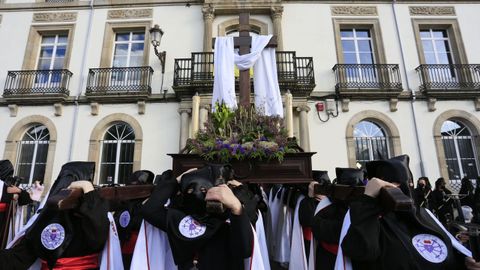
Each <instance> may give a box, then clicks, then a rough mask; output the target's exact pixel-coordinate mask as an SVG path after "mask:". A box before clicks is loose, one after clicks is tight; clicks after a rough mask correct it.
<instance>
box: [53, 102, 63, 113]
mask: <svg viewBox="0 0 480 270" xmlns="http://www.w3.org/2000/svg"><path fill="white" fill-rule="evenodd" d="M53 108H54V109H55V112H54V113H53V114H54V115H55V116H62V114H63V105H62V103H54V104H53Z"/></svg>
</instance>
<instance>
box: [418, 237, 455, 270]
mask: <svg viewBox="0 0 480 270" xmlns="http://www.w3.org/2000/svg"><path fill="white" fill-rule="evenodd" d="M412 244H413V246H414V247H415V249H416V250H417V252H418V253H420V255H422V257H423V258H424V259H425V260H427V261H429V262H431V263H441V262H443V261H445V259H446V258H447V256H448V250H447V246H446V245H445V243H444V242H443V241H442V239H440V238H438V237H437V236H435V235H431V234H417V235H415V236H414V237H413V238H412Z"/></svg>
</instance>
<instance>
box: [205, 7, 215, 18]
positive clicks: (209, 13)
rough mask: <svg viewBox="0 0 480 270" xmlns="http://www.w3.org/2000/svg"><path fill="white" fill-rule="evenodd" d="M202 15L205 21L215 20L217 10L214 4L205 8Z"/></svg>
mask: <svg viewBox="0 0 480 270" xmlns="http://www.w3.org/2000/svg"><path fill="white" fill-rule="evenodd" d="M202 13H203V19H204V20H213V18H215V8H214V7H213V6H212V4H209V5H205V6H203V7H202Z"/></svg>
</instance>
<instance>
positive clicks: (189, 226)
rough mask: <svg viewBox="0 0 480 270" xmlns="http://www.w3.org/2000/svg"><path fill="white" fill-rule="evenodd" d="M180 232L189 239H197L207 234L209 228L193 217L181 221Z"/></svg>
mask: <svg viewBox="0 0 480 270" xmlns="http://www.w3.org/2000/svg"><path fill="white" fill-rule="evenodd" d="M178 230H179V231H180V233H181V234H182V235H183V236H185V237H187V238H197V237H199V236H202V235H203V234H204V233H205V231H206V230H207V226H205V225H203V224H201V223H200V222H198V221H196V220H195V219H194V218H192V217H191V216H186V217H184V218H183V219H182V220H181V221H180V224H179V225H178Z"/></svg>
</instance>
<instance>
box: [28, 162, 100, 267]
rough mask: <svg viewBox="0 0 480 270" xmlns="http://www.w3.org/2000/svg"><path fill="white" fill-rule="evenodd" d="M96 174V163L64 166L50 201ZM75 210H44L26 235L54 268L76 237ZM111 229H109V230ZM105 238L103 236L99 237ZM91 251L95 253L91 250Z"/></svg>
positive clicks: (67, 164)
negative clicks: (70, 186)
mask: <svg viewBox="0 0 480 270" xmlns="http://www.w3.org/2000/svg"><path fill="white" fill-rule="evenodd" d="M94 171H95V163H94V162H69V163H66V164H65V165H63V166H62V169H61V171H60V173H59V175H58V177H57V180H56V181H55V183H54V184H53V186H52V188H51V189H50V193H49V196H48V197H49V198H51V197H53V196H56V195H57V194H58V193H59V191H60V190H62V189H65V188H67V187H68V186H69V185H70V184H71V183H72V182H74V181H79V180H88V181H92V179H93V175H94ZM71 211H73V210H63V211H60V210H58V209H54V208H47V207H45V208H43V209H42V210H41V212H40V215H39V216H38V218H37V220H36V221H35V223H34V224H33V225H32V226H31V227H30V228H29V229H28V231H27V232H26V236H25V238H26V240H27V243H28V245H29V248H31V250H32V252H34V253H35V254H36V255H37V256H38V257H39V258H41V259H43V260H45V261H47V263H48V265H49V266H50V267H53V266H54V265H55V263H56V261H57V259H59V258H61V257H62V256H63V254H64V252H65V251H66V250H67V249H68V248H69V245H70V244H71V242H72V239H73V238H74V237H75V236H74V234H75V227H77V226H79V225H78V224H75V221H74V218H72V216H71V213H70V212H71ZM107 229H108V227H107ZM98 237H104V236H98ZM91 252H95V251H94V250H92V251H91Z"/></svg>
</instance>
